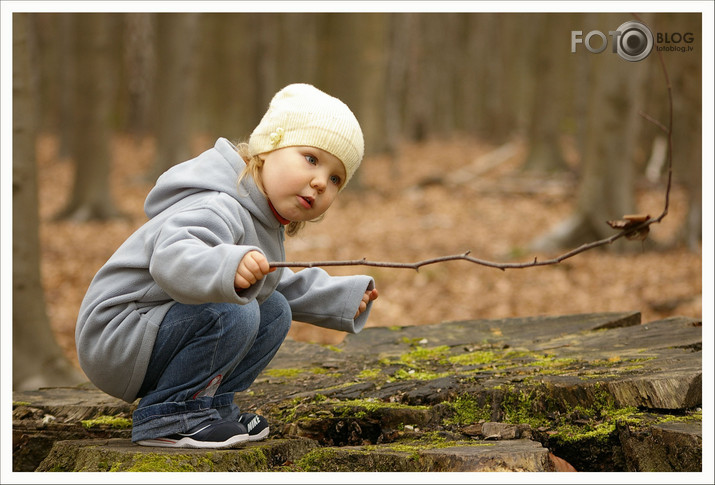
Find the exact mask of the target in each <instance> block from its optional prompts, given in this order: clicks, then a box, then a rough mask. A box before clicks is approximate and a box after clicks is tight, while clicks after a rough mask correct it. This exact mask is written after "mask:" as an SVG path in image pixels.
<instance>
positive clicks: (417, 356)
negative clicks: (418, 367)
mask: <svg viewBox="0 0 715 485" xmlns="http://www.w3.org/2000/svg"><path fill="white" fill-rule="evenodd" d="M448 352H449V346H448V345H440V346H438V347H433V348H431V349H426V348H423V347H420V346H419V345H418V346H416V347H415V349H414V350H412V351H411V352H408V353H406V354H403V355H402V356H400V360H401V361H402V362H406V363H412V362H417V361H421V360H439V359H441V358H444V357H445V355H446V354H447V353H448Z"/></svg>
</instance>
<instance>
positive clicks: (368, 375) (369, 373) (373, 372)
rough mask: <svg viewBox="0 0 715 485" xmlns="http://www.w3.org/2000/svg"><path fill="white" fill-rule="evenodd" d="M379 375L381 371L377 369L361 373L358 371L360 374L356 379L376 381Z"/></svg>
mask: <svg viewBox="0 0 715 485" xmlns="http://www.w3.org/2000/svg"><path fill="white" fill-rule="evenodd" d="M381 373H382V371H381V370H380V369H377V368H373V369H365V370H363V371H360V373H359V374H358V379H376V378H377V377H379V376H380V374H381Z"/></svg>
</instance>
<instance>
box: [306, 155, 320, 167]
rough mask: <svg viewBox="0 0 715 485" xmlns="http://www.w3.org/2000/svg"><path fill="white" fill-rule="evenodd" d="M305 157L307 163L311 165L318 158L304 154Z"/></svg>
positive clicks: (316, 161)
mask: <svg viewBox="0 0 715 485" xmlns="http://www.w3.org/2000/svg"><path fill="white" fill-rule="evenodd" d="M305 159H306V160H307V161H308V163H310V164H311V165H315V164H316V163H318V159H317V158H315V157H314V156H313V155H306V156H305Z"/></svg>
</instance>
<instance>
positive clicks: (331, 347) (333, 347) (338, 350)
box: [323, 345, 343, 353]
mask: <svg viewBox="0 0 715 485" xmlns="http://www.w3.org/2000/svg"><path fill="white" fill-rule="evenodd" d="M323 347H325V348H326V349H328V350H332V351H333V352H337V353H340V352H342V351H343V349H341V348H340V347H336V346H335V345H323Z"/></svg>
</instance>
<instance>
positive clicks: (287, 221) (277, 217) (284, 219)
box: [268, 200, 290, 226]
mask: <svg viewBox="0 0 715 485" xmlns="http://www.w3.org/2000/svg"><path fill="white" fill-rule="evenodd" d="M268 205H269V206H270V208H271V211H272V212H273V215H274V216H276V219H278V222H280V223H281V224H283V225H284V226H285V225H286V224H290V221H289V220H288V219H286V218H285V217H283V216H282V215H280V214H279V213H278V211H277V210H276V208H275V207H273V204H272V203H271V201H270V200H269V201H268Z"/></svg>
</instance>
